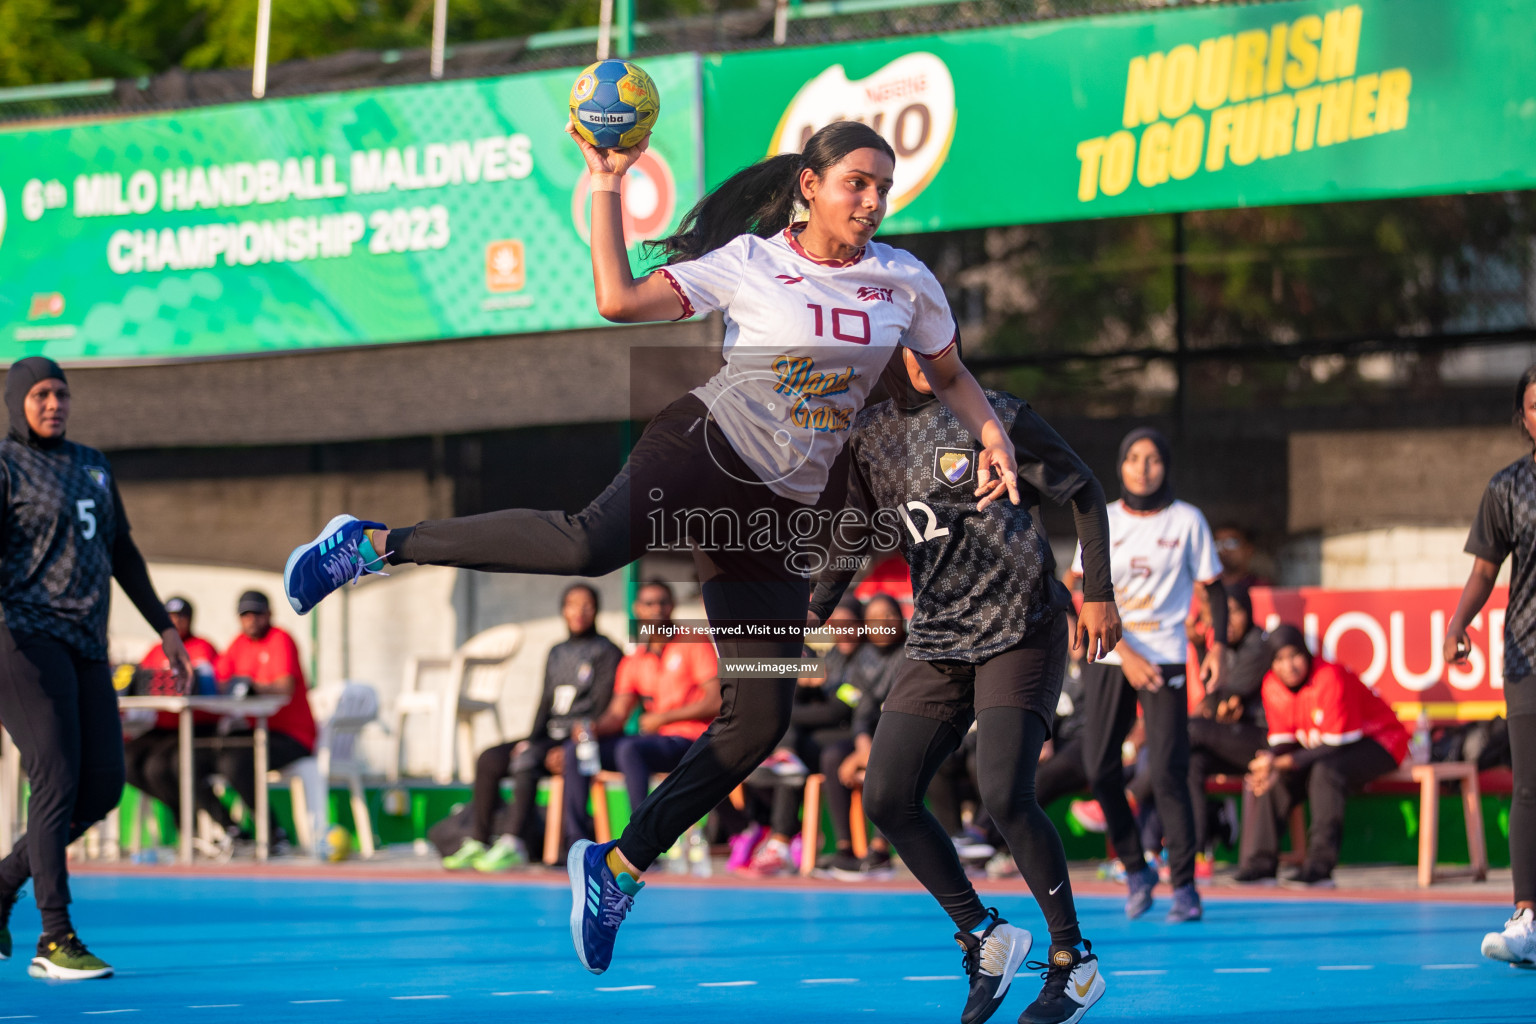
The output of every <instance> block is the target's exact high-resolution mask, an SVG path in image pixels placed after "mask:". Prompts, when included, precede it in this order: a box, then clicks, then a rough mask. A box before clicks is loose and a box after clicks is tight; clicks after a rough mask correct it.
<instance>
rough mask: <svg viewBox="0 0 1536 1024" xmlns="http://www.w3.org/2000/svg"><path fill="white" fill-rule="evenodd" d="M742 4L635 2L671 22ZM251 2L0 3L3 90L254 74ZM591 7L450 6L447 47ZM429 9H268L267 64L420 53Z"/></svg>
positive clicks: (530, 3) (589, 20)
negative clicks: (182, 74) (210, 71)
mask: <svg viewBox="0 0 1536 1024" xmlns="http://www.w3.org/2000/svg"><path fill="white" fill-rule="evenodd" d="M743 4H745V5H747V6H750V5H751V4H750V0H637V12H636V13H637V17H640V18H667V17H676V16H682V15H689V14H698V13H700V12H702V11H706V10H714V9H719V8H724V7H736V6H742V5H743ZM256 8H257V0H74V2H72V3H68V4H65V3H57V2H52V0H4V2H0V86H7V85H32V84H36V83H45V82H65V81H73V80H78V79H83V78H109V77H110V78H124V77H136V76H138V75H146V74H153V73H155V72H159V71H164V70H166V69H168V68H172V67H177V66H182V67H186V68H189V69H202V68H236V67H250V66H251V61H252V58H253V55H254V45H255V36H256ZM597 12H598V0H449V5H448V41H449V44H450V46H451V45H452V44H453V43H464V42H472V41H477V40H485V39H506V38H513V37H517V36H525V35H530V34H532V33H535V32H545V31H550V30H553V29H562V28H573V27H576V26H580V25H595V24H597ZM431 35H432V0H273V4H272V36H271V47H270V55H269V59H270V60H271V62H272V63H274V64H275V63H280V62H282V61H286V60H297V59H303V58H309V57H321V56H324V55H326V54H329V53H337V52H340V51H343V50H354V49H361V50H386V49H397V48H405V47H420V46H426V45H428V43H429V42H430V40H431Z"/></svg>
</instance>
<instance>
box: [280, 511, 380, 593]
mask: <svg viewBox="0 0 1536 1024" xmlns="http://www.w3.org/2000/svg"><path fill="white" fill-rule="evenodd" d="M384 528H385V527H384V524H383V523H369V522H364V521H363V520H361V519H358V518H357V517H356V516H349V515H345V514H343V515H339V516H337V517H336V518H335V519H332V520H331V521H330V522H328V523H326V524H325V529H323V530H321V531H320V536H318V537H316V538H315V539H314V540H312V541H310V542H309V543H308V544H300V545H299V546H298V547H296V548H294V549H293V554H291V555H289V556H288V564H287V566H286V567H284V569H283V592H284V593H286V594H287V595H288V603H289V604H291V605H293V610H294V611H296V612H298V613H299V614H300V615H303V614H305V613H306V612H308V611H309V610H310V609H311V608H313V607H314V606H315V605H317V604H319V603H320V601H321V600H322V599H323V598H324V597H325V595H327V594H329V593H330V592H331V591H333V590H335V589H336V588H337V587H339V586H341V585H342V584H343V583H356V582H357V581H358V580H360V579H362V578H363V577H364V576H368V575H371V574H373V573H378V572H379V570H381V569H383V568H384V555H385V554H387V553H388V552H383V553H380V552H376V551H374V550H373V545H372V544H370V543H369V542H368V535H367V534H366V533H365V532H364V531H365V530H382V529H384ZM380 575H386V574H384V573H380Z"/></svg>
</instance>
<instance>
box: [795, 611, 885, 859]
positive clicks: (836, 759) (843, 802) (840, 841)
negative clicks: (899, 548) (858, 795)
mask: <svg viewBox="0 0 1536 1024" xmlns="http://www.w3.org/2000/svg"><path fill="white" fill-rule="evenodd" d="M864 629H865V636H866V638H867V639H866V642H865V643H864V645H863V646H862V647H861V648H859V650H858V652H857V653H856V654H855V655H854V656H853V665H852V668H851V670H850V672H849V677H848V682H847V683H845V684H844V685H845V686H847V687H851V689H849V690H847V691H846V692H847V695H848V696H849V697H851V696H852V695H853V693H854V691H857V692H858V694H859V697H858V702H857V706H856V707H855V708H854V712H853V721H852V726H853V728H852V733H853V735H852V737H851V738H850V739H847V740H842V741H840V742H837V743H833V744H831V745H829V746H827V747H825V748H823V750H822V752H821V771H822V774H823V775H824V776H826V781H825V782H824V783H823V784H822V791H823V792H824V793H825V794H826V799H827V810H828V812H830V814H831V817H832V831H833V834H834V835H835V836H836V837H837V848H836V849H835V850H834V851H833V852H832V853H831V854H829V855H828V856H826V857H824V858H821V859H820V860H818V862H817V864H818V866H819V867H821V868H822V869H823V870H826V871H828V872H830V873H831V874H832V875H833V877H835V878H841V879H843V880H845V881H858V880H862V879H866V878H876V877H888V876H889V875H891V874H892V873H893V869H892V867H891V849H890V844H889V843H887V842H886V841H885V839H884V838H883V837H881V836H875V837H873V838H872V839H870V842H869V852H868V853H866V854H865V855H864V857H863V858H862V859H861V858H859V857H856V856H854V854H853V825H852V820H853V791H854V790H855V789H860V788H862V787H863V785H864V769H865V767H866V766H867V765H868V764H869V749H870V744H871V741H872V740H873V737H874V735H875V726H876V725H877V724H879V722H880V705H881V704H883V703H884V702H885V698H886V695H887V694H888V693H890V690H891V683H892V682H893V681H895V678H896V671H897V670H898V669H899V668H900V667H901V663H902V661H903V660H904V659H905V658H906V651H907V620H906V616H905V615H903V614H902V611H901V605H900V604H898V603H897V601H896V599H895V598H894V597H891V596H889V595H887V594H876V595H875V596H874V597H871V598H870V599H869V603H868V604H866V605H865V606H864Z"/></svg>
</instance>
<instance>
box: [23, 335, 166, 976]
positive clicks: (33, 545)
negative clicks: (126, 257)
mask: <svg viewBox="0 0 1536 1024" xmlns="http://www.w3.org/2000/svg"><path fill="white" fill-rule="evenodd" d="M5 405H6V409H7V411H8V412H9V413H10V432H9V434H7V436H6V437H5V439H4V440H0V611H3V612H4V615H5V620H4V623H3V624H0V721H3V722H4V723H5V728H6V730H7V731H8V732H9V733H10V734H11V739H12V740H13V741H15V743H16V746H17V747H18V748H19V749H20V750H21V760H22V766H23V767H24V768H25V769H26V771H27V778H28V779H29V780H30V781H31V784H32V795H31V798H30V799H29V801H28V803H27V833H26V834H25V835H24V836H22V837H21V838H20V839H18V840H17V841H16V846H15V848H14V849H12V850H11V852H10V854H9V856H7V857H6V858H5V859H4V860H0V959H6V958H8V957H9V956H10V955H11V933H10V930H9V927H8V925H9V919H10V913H11V908H12V907H14V906H15V904H16V899H17V895H18V893H19V891H20V889H21V886H22V883H24V882H25V881H26V880H27V879H28V878H31V879H32V883H33V890H34V893H35V895H36V899H37V906H38V909H39V910H40V911H41V912H42V918H43V933H42V935H41V937H39V939H38V940H37V955H36V956H35V957H34V958H33V960H32V963H31V965H30V967H29V968H28V973H29V974H31V975H32V976H33V977H35V978H55V979H64V980H79V979H85V978H104V977H108V976H109V975H111V973H112V968H111V967H109V966H107V964H106V963H105V962H103V961H102V960H101V959H100V958H99V957H97V956H95V955H94V954H92V953H91V952H90V950H88V949H86V948H85V945H84V943H82V942H81V941H80V939H79V938H78V937H77V936H76V935H75V929H74V925H73V924H72V923H71V921H70V917H69V902H70V898H69V871H68V867H67V865H66V863H65V858H64V851H65V848H66V847H68V846H69V844H70V843H71V842H73V841H74V840H75V839H77V838H79V837H80V836H81V835H82V834H84V832H85V830H86V829H88V828H90V827H91V826H92V825H94V824H95V823H96V822H97V821H99V820H100V819H101V818H102V817H103V816H104V815H105V814H106V813H107V812H108V811H110V810H111V809H112V808H113V807H116V806H117V801H118V798H119V797H120V796H121V795H122V791H123V733H122V725H121V723H120V722H119V721H118V716H117V694H116V693H115V692H114V691H113V689H112V679H111V673H110V671H109V666H108V664H107V609H108V602H109V601H110V599H111V589H112V580H113V579H114V578H116V580H117V581H118V582H119V583H120V584H122V587H123V591H124V592H125V593H126V594H127V595H128V597H129V599H130V600H132V601H133V603H134V606H135V607H136V608H138V610H139V612H140V614H142V615H143V616H144V618H145V619H146V620H147V621H148V622H149V624H150V625H151V626H153V627H154V628H155V630H156V631H157V632H158V633H159V634H160V640H161V643H162V644H163V645H164V650H165V653H166V656H167V657H168V658H169V660H170V663H171V670H172V672H173V673H175V675H176V676H177V678H178V680H179V681H180V682H182V683H183V684H185V682H186V680H187V679H189V678H190V677H191V672H192V665H191V660H190V659H189V658H188V657H187V649H186V647H185V645H183V644H182V642H181V636H180V634H178V633H177V632H176V627H175V626H173V625H172V624H171V619H170V616H168V615H167V614H166V612H165V608H164V606H163V605H161V603H160V599H159V598H158V597H156V596H155V588H154V585H153V584H152V583H150V580H149V571H148V569H147V568H146V566H145V564H144V557H143V556H142V555H141V554H139V549H138V547H137V546H135V544H134V543H133V538H132V537H131V536H130V535H129V533H128V517H127V515H126V514H125V513H124V511H123V502H122V498H121V497H120V496H119V495H118V493H117V484H116V482H115V481H114V480H113V478H112V471H111V467H110V466H109V465H108V464H107V460H106V457H105V456H103V455H102V454H101V453H100V452H98V451H96V450H95V449H94V448H87V447H85V446H84V445H80V444H75V443H74V442H73V441H68V440H65V437H64V431H65V427H66V426H67V425H68V422H69V409H70V395H69V384H68V383H67V382H66V381H65V379H64V371H63V370H62V369H60V368H59V365H58V364H57V363H55V362H54V361H53V360H51V359H44V358H42V357H41V356H31V357H29V358H27V359H22V360H20V361H19V362H16V363H13V364H12V365H11V368H10V371H9V372H8V373H7V374H6V377H5Z"/></svg>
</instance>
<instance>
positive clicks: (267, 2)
mask: <svg viewBox="0 0 1536 1024" xmlns="http://www.w3.org/2000/svg"><path fill="white" fill-rule="evenodd" d="M271 35H272V0H257V3H256V60H255V65H256V66H255V67H254V68H252V69H251V95H252V96H254V97H256V98H257V99H258V100H259V99H261V98H262V97H263V96H265V95H266V94H267V42H268V40H269V38H270V37H271Z"/></svg>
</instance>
